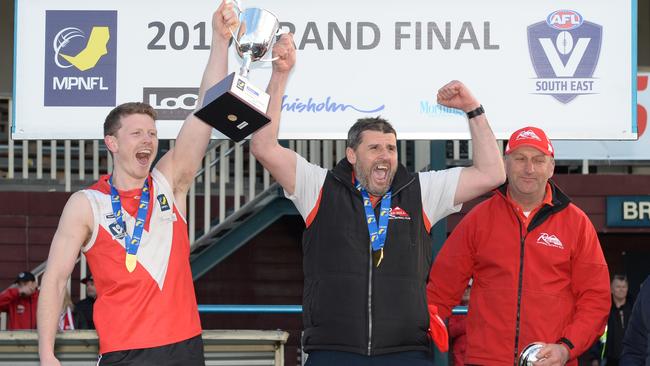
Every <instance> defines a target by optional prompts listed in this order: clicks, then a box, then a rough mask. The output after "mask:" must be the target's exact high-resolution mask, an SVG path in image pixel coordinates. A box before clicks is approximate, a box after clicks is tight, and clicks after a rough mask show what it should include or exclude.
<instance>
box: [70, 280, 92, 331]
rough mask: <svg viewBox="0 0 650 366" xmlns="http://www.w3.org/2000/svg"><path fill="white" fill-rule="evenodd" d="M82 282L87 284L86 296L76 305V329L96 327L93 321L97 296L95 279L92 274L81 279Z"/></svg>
mask: <svg viewBox="0 0 650 366" xmlns="http://www.w3.org/2000/svg"><path fill="white" fill-rule="evenodd" d="M81 283H83V284H84V285H86V298H85V299H83V300H81V301H79V302H78V303H76V304H75V305H74V324H75V327H76V329H95V323H94V322H93V306H94V305H95V298H96V297H97V290H95V281H94V280H93V276H92V275H90V276H88V277H86V278H84V279H83V280H81Z"/></svg>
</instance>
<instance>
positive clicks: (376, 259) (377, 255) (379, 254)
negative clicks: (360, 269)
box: [372, 248, 384, 267]
mask: <svg viewBox="0 0 650 366" xmlns="http://www.w3.org/2000/svg"><path fill="white" fill-rule="evenodd" d="M382 259H384V248H381V249H379V250H375V251H374V252H372V263H374V265H375V267H379V265H380V264H381V261H382Z"/></svg>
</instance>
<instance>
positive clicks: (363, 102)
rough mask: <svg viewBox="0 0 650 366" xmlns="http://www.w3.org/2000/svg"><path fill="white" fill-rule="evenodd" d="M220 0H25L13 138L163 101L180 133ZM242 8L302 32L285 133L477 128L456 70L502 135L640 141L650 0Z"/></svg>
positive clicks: (74, 130) (262, 80)
mask: <svg viewBox="0 0 650 366" xmlns="http://www.w3.org/2000/svg"><path fill="white" fill-rule="evenodd" d="M217 5H218V4H217V2H215V1H207V0H196V1H192V2H189V3H179V2H178V1H171V0H157V1H152V0H141V1H126V0H112V1H92V2H90V1H81V0H58V1H56V2H53V1H46V0H16V24H15V26H16V42H15V47H16V49H15V55H16V68H15V75H14V80H15V88H14V98H15V103H14V106H15V111H14V114H13V116H14V125H13V129H12V133H13V135H12V136H13V138H14V139H97V138H102V123H103V120H104V118H105V116H106V114H107V113H108V112H109V111H110V110H111V108H112V107H113V106H115V105H116V104H120V103H123V102H127V101H145V102H147V103H150V104H152V105H153V106H154V108H156V109H157V110H158V112H159V115H160V118H159V121H158V129H159V136H160V137H161V138H174V137H175V136H176V134H177V133H178V130H179V128H180V126H181V124H182V120H183V119H184V117H185V116H186V115H188V114H189V113H191V112H192V110H193V109H194V107H195V104H196V99H197V98H196V93H197V87H198V85H199V82H200V80H201V75H202V72H203V69H204V67H205V64H206V61H207V57H208V53H209V45H210V39H211V33H212V30H211V25H210V16H211V14H212V13H213V11H214V10H215V8H216V6H217ZM242 5H243V6H246V7H255V6H257V7H263V8H267V9H269V10H270V11H272V12H273V13H275V14H276V15H277V16H278V18H279V20H280V21H281V25H282V29H283V30H285V31H291V32H293V33H294V34H295V42H296V46H297V49H298V51H297V64H296V66H295V68H294V71H293V74H292V76H291V79H290V81H289V85H288V87H287V90H286V95H285V96H284V99H283V102H282V111H283V112H282V122H281V130H280V137H281V138H285V139H319V140H321V139H343V138H345V137H346V134H347V130H348V128H349V127H350V126H351V125H352V123H353V122H354V121H355V120H356V119H358V118H360V117H366V116H377V115H381V116H382V117H384V118H387V119H388V120H389V121H391V122H392V123H393V124H394V126H395V128H396V130H397V132H398V138H400V139H419V140H421V139H467V138H469V127H468V124H467V121H466V118H465V115H464V113H463V112H462V111H459V110H454V109H449V108H445V107H442V106H440V105H438V104H436V92H437V90H438V89H439V88H440V87H441V86H443V85H444V84H446V83H447V82H449V81H450V80H454V79H457V80H461V81H463V82H464V83H465V84H466V85H468V86H469V87H470V89H471V91H472V92H473V94H474V95H476V97H477V98H478V99H479V101H480V102H481V103H482V104H483V106H484V107H485V110H486V111H487V115H488V118H489V120H490V124H491V126H492V128H493V130H494V132H495V134H496V135H497V138H501V139H505V138H507V137H508V136H509V135H510V133H511V132H512V131H514V130H516V129H517V128H519V127H522V126H525V125H536V126H539V127H542V128H544V129H545V130H546V131H547V133H548V134H549V137H551V138H554V139H635V138H636V137H637V126H636V104H637V103H636V100H635V97H636V43H637V40H636V29H637V26H636V19H637V14H636V0H633V1H622V2H612V1H605V0H590V1H587V0H582V1H573V2H571V4H570V5H567V3H566V2H565V1H559V0H552V1H544V2H521V1H512V0H510V1H506V0H494V1H478V0H468V1H463V2H448V1H446V2H442V1H423V0H422V1H412V2H408V3H405V4H399V5H397V4H393V3H390V2H376V1H367V0H363V1H353V2H350V1H346V2H343V1H326V2H309V3H296V2H295V1H288V0H276V1H253V0H251V1H245V2H244V3H243V4H242ZM396 5H397V6H396ZM567 6H568V7H567ZM153 9H155V11H153ZM229 55H230V58H229V62H230V71H236V70H238V68H239V67H238V66H239V62H240V59H239V58H238V56H236V54H235V52H234V51H233V47H231V49H230V54H229ZM270 73H271V65H270V63H268V62H258V63H255V64H254V66H253V68H252V69H251V74H250V78H251V80H252V82H253V83H254V84H255V85H256V86H258V87H260V88H265V87H266V84H267V82H268V79H269V77H270ZM214 137H220V136H219V134H215V135H214Z"/></svg>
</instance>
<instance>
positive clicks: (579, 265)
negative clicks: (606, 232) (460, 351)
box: [427, 127, 610, 366]
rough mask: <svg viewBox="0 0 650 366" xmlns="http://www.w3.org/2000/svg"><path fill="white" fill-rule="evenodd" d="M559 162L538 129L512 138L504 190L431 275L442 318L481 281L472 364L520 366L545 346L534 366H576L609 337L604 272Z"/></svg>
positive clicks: (475, 298) (458, 235) (473, 218)
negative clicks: (532, 349) (524, 356)
mask: <svg viewBox="0 0 650 366" xmlns="http://www.w3.org/2000/svg"><path fill="white" fill-rule="evenodd" d="M553 157H554V150H553V146H552V144H551V141H550V140H549V139H548V138H547V136H546V134H545V133H544V131H542V130H541V129H539V128H535V127H525V128H522V129H520V130H518V131H516V132H515V133H513V134H512V136H511V137H510V140H509V141H508V146H507V147H506V151H505V167H506V175H507V177H508V180H507V182H506V183H505V184H504V185H503V186H501V187H500V188H498V189H496V190H495V194H494V195H493V196H492V197H491V198H489V199H488V200H486V201H484V202H482V203H481V204H479V205H477V206H476V207H475V208H474V209H473V210H472V211H470V212H469V213H468V214H467V215H466V216H465V218H463V220H462V221H461V222H460V223H459V224H458V226H457V227H456V228H455V230H454V232H453V233H452V234H451V236H450V237H449V239H447V242H446V243H445V245H444V246H443V248H442V250H441V251H440V254H439V255H438V257H437V258H436V260H435V262H434V264H433V266H432V268H431V273H430V275H429V281H430V282H429V284H428V287H427V295H428V301H429V303H430V305H434V306H437V308H438V310H439V312H440V316H441V317H443V318H445V317H447V316H449V314H450V313H451V307H452V306H453V305H455V304H457V303H458V300H459V299H460V297H461V294H462V293H463V290H464V289H465V285H466V284H467V280H468V279H469V278H470V277H472V278H473V279H474V282H473V286H472V296H471V298H470V303H469V313H468V316H467V353H466V356H465V363H467V364H475V365H513V364H515V362H516V360H517V357H518V356H519V354H520V353H521V351H522V350H523V349H524V348H525V347H526V346H527V345H529V344H530V343H533V342H540V343H543V344H544V346H543V348H542V349H541V350H540V351H539V354H538V357H539V358H541V359H542V360H541V361H538V362H537V363H536V365H538V366H547V365H564V364H566V363H568V364H570V365H577V361H576V359H577V357H578V356H579V355H580V354H581V353H583V352H584V351H585V350H587V349H588V348H589V346H591V345H592V344H593V342H594V340H595V339H596V338H597V337H598V336H600V334H602V333H603V331H604V329H605V324H606V322H607V316H608V314H609V308H610V296H609V275H608V270H607V264H606V263H605V259H604V257H603V253H602V250H601V248H600V243H599V241H598V236H597V235H596V231H595V229H594V227H593V225H592V224H591V222H590V221H589V218H588V217H587V215H586V214H585V213H584V212H583V211H582V210H580V209H579V208H578V207H577V206H575V205H574V204H573V203H571V201H570V199H569V198H568V197H567V196H566V195H565V194H564V193H563V192H562V191H561V190H560V189H559V188H558V187H557V186H556V185H555V184H554V183H553V182H552V181H551V180H549V178H551V176H552V175H553V170H554V167H555V162H554V160H553Z"/></svg>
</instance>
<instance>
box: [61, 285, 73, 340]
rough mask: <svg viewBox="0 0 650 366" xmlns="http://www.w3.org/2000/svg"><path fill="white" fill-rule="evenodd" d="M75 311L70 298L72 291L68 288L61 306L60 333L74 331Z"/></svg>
mask: <svg viewBox="0 0 650 366" xmlns="http://www.w3.org/2000/svg"><path fill="white" fill-rule="evenodd" d="M73 309H74V304H73V303H72V298H71V297H70V291H68V289H67V288H66V289H65V294H64V296H63V304H62V305H61V314H60V315H59V331H64V330H74V319H73V317H72V310H73Z"/></svg>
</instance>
